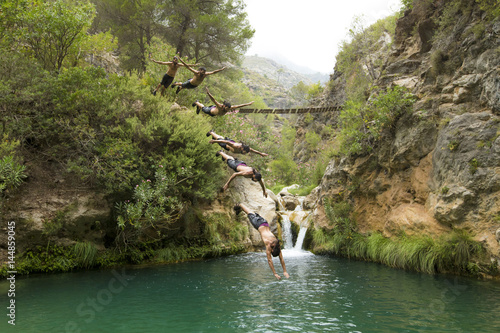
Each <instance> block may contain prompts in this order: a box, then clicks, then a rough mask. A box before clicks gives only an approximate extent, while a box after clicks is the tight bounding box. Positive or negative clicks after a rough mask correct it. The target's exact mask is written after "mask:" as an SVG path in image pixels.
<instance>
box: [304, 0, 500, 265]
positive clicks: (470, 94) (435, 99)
mask: <svg viewBox="0 0 500 333" xmlns="http://www.w3.org/2000/svg"><path fill="white" fill-rule="evenodd" d="M444 3H445V2H435V3H434V2H433V3H432V4H431V3H430V2H424V1H421V2H418V1H417V2H415V3H414V4H415V5H416V6H414V9H413V11H408V12H407V13H405V16H404V17H403V18H402V19H400V20H399V21H398V23H397V28H396V36H395V41H394V44H393V46H392V49H391V51H390V52H389V56H390V61H387V65H386V67H385V69H384V71H383V72H382V75H381V76H380V77H379V79H378V80H377V81H376V82H375V84H374V85H376V86H379V87H381V88H382V89H385V87H391V86H395V85H398V86H404V87H406V88H408V89H409V90H410V91H411V92H412V93H413V94H414V95H415V96H417V97H418V101H417V102H416V103H415V104H414V106H413V110H412V112H409V113H408V114H406V115H404V116H403V117H402V118H401V119H399V121H398V122H397V124H396V126H395V128H394V130H393V131H392V132H391V133H385V134H383V137H382V139H381V140H380V143H379V146H378V147H377V149H376V150H374V152H373V153H371V154H370V155H365V156H362V157H359V156H358V157H354V158H343V159H340V158H337V159H335V160H332V161H330V163H329V165H328V167H327V169H326V172H325V174H324V176H323V179H322V181H321V184H320V185H319V186H318V188H317V189H315V190H314V191H313V192H312V193H311V194H310V195H309V196H308V198H306V201H305V204H308V205H312V206H313V207H314V211H313V214H314V216H313V219H312V220H313V221H314V223H315V226H316V227H323V228H330V227H331V226H330V224H329V221H328V219H327V217H326V214H325V212H324V206H323V203H324V199H325V198H335V197H338V196H340V195H344V197H347V198H349V200H350V203H351V205H352V206H353V208H354V210H355V214H354V216H356V220H357V223H358V226H359V228H360V231H361V232H371V231H380V232H382V233H383V234H384V235H386V236H389V237H390V236H393V235H397V234H399V233H401V232H402V231H404V232H406V233H407V234H429V235H434V236H438V235H441V234H443V233H446V232H449V231H451V230H452V229H455V228H458V229H466V230H468V231H470V232H471V233H472V235H473V236H474V238H475V239H476V240H478V241H480V242H482V243H483V244H484V245H485V247H486V249H487V251H488V253H489V255H490V256H491V259H492V262H499V261H498V260H499V258H500V246H499V240H498V239H499V237H500V236H499V229H498V221H499V220H500V215H499V212H500V154H499V152H500V113H499V109H500V96H499V94H500V75H499V74H500V50H499V49H498V45H500V19H499V18H497V19H496V21H493V22H489V23H487V24H485V32H484V34H483V35H482V37H481V38H479V37H478V36H477V34H474V33H472V31H474V28H475V27H476V25H477V24H481V17H482V12H481V11H480V10H479V8H478V6H477V5H475V4H474V3H473V1H471V3H470V8H471V12H470V13H469V14H467V15H466V14H462V16H460V17H457V20H456V23H455V26H454V27H452V29H451V30H452V32H453V33H451V34H450V36H448V37H447V38H445V39H444V40H443V39H439V40H435V39H433V35H434V33H435V31H436V26H435V24H434V23H433V22H436V21H435V18H436V17H437V16H438V15H440V13H442V9H443V8H442V6H443V5H444ZM443 50H445V51H443ZM440 52H441V53H442V52H444V53H446V54H445V56H442V58H436V54H440ZM436 59H438V60H436ZM456 59H458V60H459V61H456V66H455V67H454V68H453V67H452V70H451V69H450V68H448V71H444V70H441V71H440V70H439V68H438V66H440V65H442V64H440V63H439V61H443V62H445V63H444V65H446V66H452V65H453V64H454V63H453V61H454V60H456ZM383 61H384V60H383ZM383 61H382V62H383ZM340 82H342V75H341V74H340V75H335V74H334V75H333V76H332V84H331V85H330V87H334V88H332V92H331V96H332V97H328V98H326V100H330V101H332V100H335V99H338V96H345V93H344V92H343V91H342V89H343V87H342V85H341V84H340ZM335 89H340V91H335Z"/></svg>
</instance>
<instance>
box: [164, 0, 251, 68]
mask: <svg viewBox="0 0 500 333" xmlns="http://www.w3.org/2000/svg"><path fill="white" fill-rule="evenodd" d="M244 9H245V3H244V2H243V1H242V0H171V4H165V5H164V13H165V16H166V22H168V27H167V28H166V29H165V37H166V39H167V41H168V42H169V43H171V44H172V45H175V48H176V51H177V52H179V53H180V54H181V55H187V56H188V57H189V58H194V59H196V61H198V62H201V61H203V62H204V63H209V64H210V63H220V62H223V61H232V62H236V61H237V60H238V59H239V57H240V56H241V55H243V54H244V53H245V51H246V50H247V48H248V46H249V41H250V39H251V38H252V37H253V34H254V33H255V31H254V30H253V29H252V28H251V27H250V24H249V23H248V21H247V19H246V16H247V14H246V12H245V11H244Z"/></svg>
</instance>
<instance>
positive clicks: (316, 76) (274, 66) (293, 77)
mask: <svg viewBox="0 0 500 333" xmlns="http://www.w3.org/2000/svg"><path fill="white" fill-rule="evenodd" d="M289 66H295V68H302V71H309V74H303V73H299V72H297V71H295V70H293V69H290V67H289ZM242 67H243V68H245V69H247V70H250V71H253V72H255V73H257V74H260V75H262V76H264V77H266V78H270V79H273V80H275V81H276V82H277V83H278V84H279V85H282V86H283V87H285V88H291V87H293V86H294V85H296V84H297V83H299V82H300V81H302V82H303V83H305V84H306V85H310V84H313V83H317V82H318V81H319V82H321V83H325V82H327V81H328V80H329V79H330V77H329V75H326V74H322V73H314V71H312V70H311V69H308V68H306V67H300V66H297V65H294V64H292V63H290V62H288V64H287V65H285V64H283V63H278V62H276V61H274V60H272V59H269V58H264V57H259V56H246V57H245V58H244V60H243V64H242Z"/></svg>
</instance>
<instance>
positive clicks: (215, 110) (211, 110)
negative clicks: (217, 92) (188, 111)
mask: <svg viewBox="0 0 500 333" xmlns="http://www.w3.org/2000/svg"><path fill="white" fill-rule="evenodd" d="M206 89H207V95H208V97H210V99H211V100H212V102H213V103H214V104H215V105H210V106H205V105H203V104H201V103H200V102H199V101H196V102H194V103H193V106H196V114H199V113H200V110H201V111H203V112H204V113H206V114H208V115H209V116H211V117H215V116H223V115H225V114H226V113H228V112H230V111H231V110H234V109H238V108H241V107H243V106H247V105H250V104H252V103H253V101H251V102H248V103H245V104H239V105H233V106H231V103H229V102H226V101H224V102H223V103H219V102H217V101H216V100H215V98H214V96H212V94H211V93H210V91H209V90H208V88H206Z"/></svg>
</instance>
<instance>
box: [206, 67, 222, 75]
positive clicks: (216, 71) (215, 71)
mask: <svg viewBox="0 0 500 333" xmlns="http://www.w3.org/2000/svg"><path fill="white" fill-rule="evenodd" d="M225 69H226V67H225V66H224V67H222V68H220V69H216V70H214V71H211V72H206V73H205V75H212V74H215V73H219V72H221V71H223V70H225Z"/></svg>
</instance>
